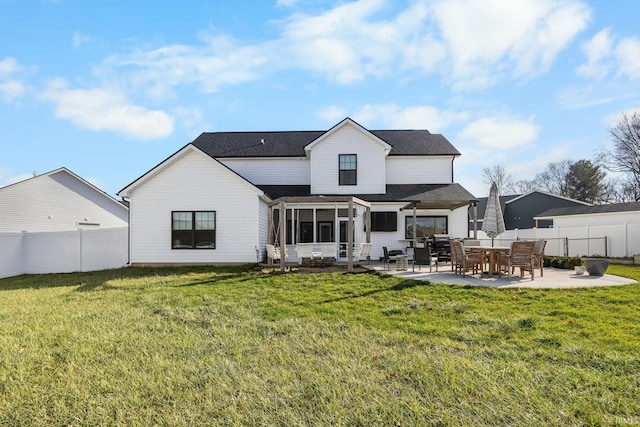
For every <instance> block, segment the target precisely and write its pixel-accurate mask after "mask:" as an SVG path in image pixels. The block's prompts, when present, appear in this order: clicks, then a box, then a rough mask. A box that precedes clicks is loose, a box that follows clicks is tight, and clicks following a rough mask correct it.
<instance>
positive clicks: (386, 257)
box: [382, 246, 396, 270]
mask: <svg viewBox="0 0 640 427" xmlns="http://www.w3.org/2000/svg"><path fill="white" fill-rule="evenodd" d="M382 252H383V253H384V256H383V258H382V266H383V267H385V266H386V268H385V270H389V269H390V268H391V267H389V263H390V262H391V261H393V262H395V261H396V256H395V255H389V250H388V249H387V247H386V246H383V247H382Z"/></svg>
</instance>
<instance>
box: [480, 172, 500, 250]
mask: <svg viewBox="0 0 640 427" xmlns="http://www.w3.org/2000/svg"><path fill="white" fill-rule="evenodd" d="M482 231H484V232H485V233H486V235H487V236H489V237H491V246H493V239H494V238H496V237H498V236H499V235H500V234H502V233H504V218H503V216H502V208H501V207H500V199H499V198H498V186H497V185H496V183H495V182H494V183H492V184H491V190H489V199H488V200H487V207H486V208H485V210H484V218H483V220H482Z"/></svg>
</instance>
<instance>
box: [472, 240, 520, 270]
mask: <svg viewBox="0 0 640 427" xmlns="http://www.w3.org/2000/svg"><path fill="white" fill-rule="evenodd" d="M465 249H469V250H470V251H474V252H480V253H481V254H482V258H483V259H484V258H485V257H488V258H489V274H498V268H499V267H498V265H497V264H498V254H499V253H500V252H509V251H510V250H511V247H510V246H466V245H465Z"/></svg>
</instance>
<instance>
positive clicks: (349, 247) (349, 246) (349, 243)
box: [347, 197, 353, 271]
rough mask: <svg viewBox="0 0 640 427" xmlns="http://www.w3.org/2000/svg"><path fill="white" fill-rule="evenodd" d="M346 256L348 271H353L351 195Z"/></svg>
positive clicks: (351, 199)
mask: <svg viewBox="0 0 640 427" xmlns="http://www.w3.org/2000/svg"><path fill="white" fill-rule="evenodd" d="M347 258H348V260H349V264H348V265H349V268H348V270H349V271H353V197H351V198H350V199H349V222H348V223H347Z"/></svg>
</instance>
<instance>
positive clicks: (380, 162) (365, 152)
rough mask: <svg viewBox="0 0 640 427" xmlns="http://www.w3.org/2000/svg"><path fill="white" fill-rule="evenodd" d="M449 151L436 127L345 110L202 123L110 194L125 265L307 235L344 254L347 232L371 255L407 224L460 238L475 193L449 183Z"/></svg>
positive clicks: (409, 231) (247, 258) (219, 257)
mask: <svg viewBox="0 0 640 427" xmlns="http://www.w3.org/2000/svg"><path fill="white" fill-rule="evenodd" d="M458 156H460V153H459V152H458V151H457V150H456V149H455V148H454V147H453V145H452V144H451V143H450V142H449V141H448V140H447V139H446V138H445V137H444V136H442V135H438V134H432V133H430V132H429V131H427V130H381V131H370V130H367V129H365V128H364V127H362V126H360V125H359V124H358V123H356V122H354V121H353V120H351V119H349V118H346V119H344V120H343V121H341V122H340V123H338V124H337V125H335V126H334V127H333V128H331V129H329V130H327V131H284V132H213V133H203V134H202V135H200V136H199V137H198V138H196V139H195V140H194V141H193V142H192V143H190V144H187V145H186V146H184V147H183V148H182V149H180V150H179V151H178V152H176V153H175V154H173V155H172V156H170V157H169V158H167V159H166V160H165V161H163V162H162V163H160V164H159V165H157V166H156V167H154V168H153V169H151V170H150V171H148V172H147V173H145V174H144V175H142V176H141V177H140V178H138V179H137V180H135V181H134V182H132V183H131V184H129V185H128V186H127V187H125V188H124V189H122V190H121V191H120V192H119V193H118V194H119V195H120V196H121V197H123V198H124V199H127V200H128V201H129V203H130V221H129V225H130V254H131V255H130V257H131V263H132V264H166V263H171V264H173V263H210V264H217V263H220V264H223V263H247V262H255V261H256V260H257V258H259V259H262V257H263V256H264V249H265V245H266V244H267V243H269V242H275V243H276V244H278V242H281V241H282V244H283V245H284V243H285V242H286V245H287V248H288V252H289V258H288V259H291V260H293V259H295V257H296V255H295V250H296V245H297V244H299V243H308V242H336V246H337V251H336V254H335V257H336V258H337V259H338V260H344V259H346V257H347V249H346V248H347V245H348V242H351V243H352V244H353V245H357V244H359V243H361V242H365V241H368V242H371V243H372V251H371V257H372V258H377V257H379V256H381V255H382V247H383V246H386V247H388V248H389V249H403V248H405V247H406V246H408V245H410V244H412V242H413V234H414V232H415V234H416V236H417V237H424V236H429V235H432V234H448V235H449V236H451V237H466V236H467V235H468V227H469V225H468V220H467V209H468V207H469V206H470V205H473V204H475V203H476V202H477V201H476V199H475V197H474V196H473V195H472V194H470V193H469V192H468V191H467V190H465V189H464V188H463V187H462V186H461V185H459V184H456V183H454V173H453V163H454V160H455V159H456V158H457V157H458ZM349 207H351V212H349V210H350V209H349ZM285 218H286V220H284V221H283V220H282V219H285ZM350 224H351V225H350ZM414 224H415V225H414ZM349 231H351V236H349Z"/></svg>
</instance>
